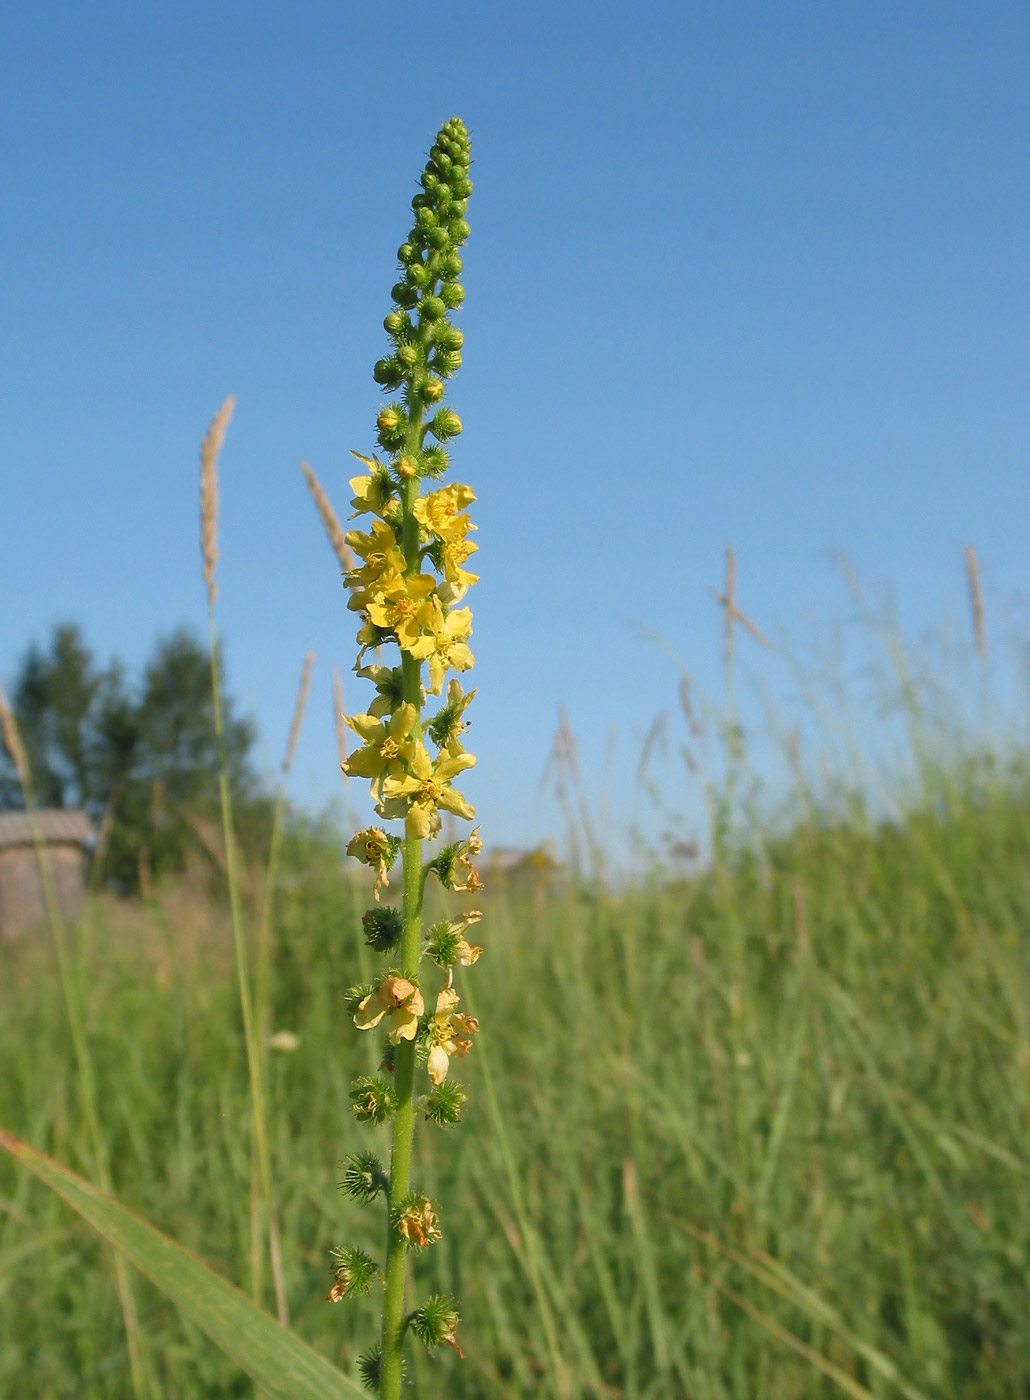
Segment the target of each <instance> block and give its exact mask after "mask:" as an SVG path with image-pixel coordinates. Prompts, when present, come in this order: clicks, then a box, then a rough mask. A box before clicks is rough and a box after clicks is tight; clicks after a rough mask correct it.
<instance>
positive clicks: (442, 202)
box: [329, 117, 482, 1400]
mask: <svg viewBox="0 0 1030 1400" xmlns="http://www.w3.org/2000/svg"><path fill="white" fill-rule="evenodd" d="M420 183H421V186H422V188H421V191H420V193H419V194H417V195H416V196H415V198H414V199H413V200H412V202H411V203H412V209H413V210H414V215H415V218H414V223H413V226H412V229H411V232H410V233H409V235H408V238H407V240H406V241H405V242H404V243H403V244H402V245H401V247H400V249H399V251H398V258H399V260H400V266H401V277H400V280H399V281H398V282H397V283H396V284H395V285H394V287H393V291H392V296H393V301H394V306H393V308H392V309H391V311H390V312H389V314H388V315H387V317H386V320H385V322H384V325H385V328H386V331H387V333H388V334H389V336H390V339H391V341H392V350H391V353H390V354H389V355H388V356H386V357H385V358H384V359H381V360H379V361H378V362H377V363H376V366H375V369H374V375H375V379H376V382H377V383H378V384H381V385H382V386H383V387H384V388H385V389H387V390H388V391H390V392H391V393H393V394H394V395H395V397H393V398H392V399H391V400H390V402H388V403H386V404H384V405H383V406H382V407H381V408H380V410H379V414H378V417H377V419H376V426H377V429H378V441H379V446H380V448H381V449H382V455H380V454H376V455H374V456H372V457H365V456H362V455H361V454H360V453H357V452H356V453H354V456H355V457H357V458H358V459H359V460H360V461H361V462H363V463H364V465H365V467H366V468H367V472H366V473H364V474H362V475H359V476H356V477H354V478H353V479H352V480H351V488H352V490H353V492H354V499H353V501H352V505H353V507H354V516H352V519H353V518H355V517H356V516H369V517H371V519H370V520H369V521H368V522H366V523H367V529H361V530H351V531H350V532H349V533H348V534H347V536H346V542H347V545H348V546H349V547H350V549H351V550H353V552H354V554H355V556H356V558H355V561H354V567H353V568H351V569H349V570H348V571H347V573H346V574H345V580H346V583H347V586H348V588H349V589H350V593H351V596H350V600H349V604H348V606H349V607H350V608H351V609H352V610H353V611H354V612H356V613H357V614H358V615H359V617H360V619H361V625H360V627H359V629H358V634H357V640H358V646H359V651H358V659H357V663H356V665H355V670H356V671H357V674H358V675H359V676H360V677H362V678H363V679H365V680H368V681H371V682H372V683H373V685H374V686H375V691H376V694H375V698H374V699H373V700H372V702H371V703H370V705H369V707H368V710H367V712H366V713H364V714H357V715H352V716H349V717H346V723H347V724H348V725H349V726H350V728H351V729H352V730H353V731H354V732H355V733H356V734H357V735H358V737H359V738H360V740H361V747H360V748H358V749H357V750H356V751H355V752H354V753H353V754H352V755H351V756H350V758H349V759H347V760H346V761H345V763H344V764H343V768H344V771H345V772H346V773H347V774H348V775H350V776H353V777H361V778H367V779H368V780H369V782H370V784H371V792H372V798H373V801H374V803H375V809H376V811H377V813H378V814H379V816H380V817H381V818H382V819H383V821H384V822H386V823H389V822H391V821H398V822H403V834H396V835H395V834H393V833H391V832H389V831H388V830H387V829H386V827H385V826H378V825H376V826H370V827H368V828H366V829H365V830H363V831H359V832H358V833H357V835H356V836H355V837H354V838H353V840H352V841H351V842H350V844H349V845H348V847H347V851H348V854H349V855H352V856H355V857H356V858H357V859H358V860H360V861H362V862H364V863H365V864H366V865H369V866H371V867H372V868H373V869H374V871H375V873H376V880H375V891H374V892H375V899H376V904H375V906H374V907H373V908H371V909H369V911H368V912H367V913H366V914H365V915H364V919H363V924H364V929H365V937H366V941H367V943H368V945H369V947H370V948H372V949H373V950H374V951H375V952H377V953H380V954H382V955H383V957H384V963H383V967H382V970H381V971H380V972H379V973H378V975H377V976H376V977H375V979H374V981H373V982H372V983H371V985H368V986H362V987H355V988H352V989H351V991H350V992H349V993H348V1005H349V1010H350V1013H351V1014H352V1016H353V1018H354V1024H355V1026H356V1027H357V1028H358V1030H360V1031H367V1032H370V1033H373V1034H375V1033H377V1032H378V1033H380V1034H383V1033H385V1037H384V1038H385V1044H384V1055H383V1061H382V1064H381V1066H380V1072H379V1073H378V1074H376V1075H372V1076H364V1077H361V1078H359V1079H358V1080H357V1081H356V1082H355V1083H354V1085H353V1087H352V1089H351V1100H352V1104H353V1109H354V1113H355V1116H356V1117H357V1119H358V1120H359V1121H360V1122H361V1123H364V1124H382V1123H389V1124H390V1125H391V1126H392V1130H393V1146H392V1152H391V1155H390V1164H389V1169H388V1170H387V1168H386V1167H385V1166H384V1164H383V1163H382V1162H381V1161H380V1160H379V1158H377V1157H376V1155H375V1154H374V1153H372V1152H356V1153H352V1154H351V1155H350V1156H349V1157H348V1158H347V1160H346V1163H345V1166H344V1174H343V1180H342V1182H341V1187H342V1189H343V1190H344V1191H345V1192H346V1193H347V1194H348V1195H350V1196H351V1197H353V1198H354V1199H356V1200H358V1201H362V1202H370V1201H373V1200H375V1199H376V1198H377V1197H378V1198H380V1199H382V1200H385V1202H386V1210H387V1231H386V1256H385V1261H384V1262H383V1264H382V1265H380V1264H379V1263H377V1262H376V1261H375V1260H373V1259H372V1257H371V1256H370V1255H369V1254H367V1253H366V1252H365V1251H364V1250H360V1249H354V1248H342V1249H340V1250H338V1251H336V1264H335V1268H334V1282H333V1285H332V1288H331V1290H330V1293H329V1298H330V1299H331V1300H332V1301H334V1302H337V1301H339V1300H341V1299H343V1298H345V1297H347V1296H348V1295H349V1294H353V1293H358V1292H368V1291H369V1289H370V1288H371V1286H372V1285H373V1283H375V1282H377V1281H379V1282H381V1283H382V1287H383V1315H382V1332H381V1336H380V1340H379V1343H378V1345H377V1346H375V1347H373V1348H372V1349H371V1350H369V1351H368V1352H366V1353H365V1354H364V1355H363V1356H362V1358H361V1362H360V1366H361V1372H362V1376H363V1378H364V1380H365V1383H366V1385H367V1386H368V1388H369V1389H370V1390H372V1391H374V1392H376V1393H377V1394H379V1395H380V1396H381V1397H383V1400H396V1397H397V1396H398V1395H399V1394H400V1386H401V1371H402V1349H403V1345H404V1340H405V1336H406V1334H407V1332H408V1331H409V1330H410V1331H412V1332H414V1333H415V1335H416V1336H417V1337H418V1338H419V1339H420V1341H422V1342H423V1343H424V1344H425V1345H427V1346H428V1347H430V1348H434V1347H437V1346H439V1345H440V1344H441V1343H443V1342H448V1343H450V1345H452V1346H453V1347H454V1348H455V1349H456V1350H459V1355H460V1354H461V1353H460V1349H458V1343H457V1340H456V1338H455V1328H456V1327H457V1324H458V1309H457V1304H456V1303H455V1301H454V1299H452V1298H450V1297H448V1296H445V1295H434V1296H432V1297H429V1298H426V1299H425V1300H424V1301H423V1302H422V1303H421V1304H420V1305H419V1306H418V1307H416V1308H415V1309H414V1311H406V1310H405V1299H404V1275H405V1259H406V1255H407V1253H408V1251H409V1250H415V1251H418V1250H422V1249H426V1248H429V1247H430V1246H431V1245H432V1244H433V1243H434V1242H435V1241H436V1240H438V1239H439V1238H440V1235H441V1230H440V1226H439V1223H438V1215H437V1209H436V1206H435V1205H434V1204H433V1202H431V1201H430V1200H429V1198H428V1197H427V1196H426V1195H425V1194H424V1193H423V1192H421V1191H420V1190H418V1188H417V1186H414V1185H413V1181H412V1147H413V1140H414V1130H415V1121H416V1116H417V1114H418V1113H419V1112H421V1113H422V1114H423V1115H424V1116H425V1118H426V1119H427V1120H429V1121H431V1122H432V1123H434V1124H436V1125H439V1126H440V1127H443V1128H446V1127H449V1126H451V1125H453V1124H454V1123H456V1122H457V1121H458V1119H459V1118H460V1116H461V1111H462V1106H463V1103H464V1098H465V1095H464V1091H463V1090H462V1089H461V1087H460V1086H459V1085H458V1084H456V1083H455V1082H454V1080H453V1079H450V1078H448V1072H449V1069H450V1061H451V1060H452V1059H454V1058H456V1057H461V1056H464V1055H465V1054H467V1052H468V1051H469V1049H470V1048H471V1046H472V1037H473V1035H474V1034H475V1032H476V1030H477V1029H478V1023H477V1021H476V1019H475V1018H474V1017H473V1016H470V1015H467V1014H465V1013H463V1012H460V1011H459V1010H458V1006H459V995H458V991H457V989H456V987H455V985H454V983H455V973H456V971H457V970H459V969H463V968H467V967H470V966H471V965H472V964H473V963H474V962H475V961H476V959H477V958H478V957H479V955H480V953H481V952H482V949H481V948H479V947H477V946H475V945H474V944H473V943H471V942H470V941H469V939H468V937H467V936H466V935H467V934H468V932H469V930H470V928H471V927H472V925H473V924H474V923H475V922H476V921H477V920H478V919H479V918H480V914H479V912H478V911H477V910H466V911H465V912H463V913H461V914H458V915H456V916H455V917H453V918H449V919H444V920H442V921H441V922H439V923H437V924H434V925H433V926H432V927H431V928H429V929H423V920H422V905H423V894H424V890H425V885H426V881H427V879H428V878H429V877H430V875H432V876H435V877H436V878H437V879H438V880H439V881H440V883H441V885H443V887H444V888H445V889H448V890H454V891H462V892H474V891H475V890H477V889H478V888H480V882H479V877H478V875H477V873H476V870H475V868H474V866H473V864H472V859H473V858H474V857H475V856H476V855H477V854H478V852H479V850H480V849H481V843H480V841H479V836H478V828H475V829H474V830H472V832H471V834H470V835H468V836H467V837H466V838H465V839H464V840H461V841H455V842H452V843H451V844H449V845H445V846H444V847H443V848H442V849H441V850H440V851H439V852H438V854H436V855H435V856H434V858H433V859H431V860H427V861H425V862H424V861H423V843H424V842H425V841H426V840H427V839H430V840H431V839H433V838H435V837H437V836H438V835H439V834H440V832H441V828H442V817H441V813H442V812H448V813H451V814H453V815H454V816H456V817H460V818H463V819H465V820H467V821H471V820H472V819H473V818H474V816H475V812H474V810H473V808H472V807H471V806H470V805H469V803H468V802H467V801H466V799H465V798H464V797H463V796H462V794H461V793H460V792H459V791H458V790H457V788H455V787H454V786H453V781H454V779H455V778H457V777H458V775H459V774H460V773H462V772H463V771H464V770H465V769H467V768H471V767H472V766H473V764H474V763H475V761H476V760H475V758H474V756H473V755H472V754H470V753H468V752H466V750H465V748H464V746H463V744H462V737H463V734H464V731H465V728H466V721H465V718H464V716H465V710H466V707H467V706H468V704H469V702H470V701H471V699H472V697H473V695H474V694H475V691H465V690H463V689H462V685H461V682H460V681H459V680H457V679H456V678H455V677H451V678H450V679H448V672H464V671H467V670H469V669H470V668H471V666H472V664H473V656H472V652H471V651H470V649H469V636H470V634H471V631H472V614H471V612H470V610H469V608H468V607H467V606H464V605H463V604H462V600H463V598H464V597H465V594H466V592H467V590H468V589H469V587H470V586H471V585H472V584H473V583H475V582H476V575H475V574H473V573H470V572H469V570H468V569H467V568H466V567H465V566H466V564H467V562H468V559H469V556H470V555H471V554H472V553H473V551H474V550H475V549H476V545H475V544H474V543H472V541H471V540H470V539H469V533H470V531H471V530H473V529H474V528H475V527H474V526H473V525H472V523H471V520H470V518H469V515H468V512H467V507H468V506H469V505H470V504H471V503H472V501H474V500H475V496H474V494H473V492H472V491H471V490H470V488H469V487H468V486H463V485H459V484H458V483H451V484H450V485H440V486H437V485H436V484H435V483H437V482H438V481H439V480H440V478H442V477H443V475H444V473H445V472H446V470H447V467H448V465H449V462H448V452H447V443H448V442H449V441H450V440H451V439H452V438H454V437H455V436H456V435H457V434H458V433H460V432H461V420H460V418H459V417H458V415H457V414H456V413H455V412H454V410H453V409H451V408H449V407H445V406H444V405H443V398H444V395H445V392H446V386H447V382H448V380H450V379H451V378H452V376H453V375H454V374H455V372H456V371H457V369H458V367H459V365H460V364H461V347H462V333H461V331H460V330H459V329H458V328H457V327H456V326H455V325H454V324H453V323H452V320H451V314H452V313H453V312H454V311H455V310H457V308H458V307H459V306H460V305H461V303H462V301H463V300H464V296H465V291H464V288H463V287H462V285H461V282H460V281H459V280H458V278H459V277H460V275H461V271H462V260H461V253H460V249H461V246H462V244H463V243H464V242H465V240H466V238H467V237H468V233H469V226H468V224H467V223H466V221H465V213H466V208H467V205H468V197H469V194H470V193H471V190H472V182H471V180H470V179H469V139H468V133H467V132H466V130H465V127H464V125H463V124H462V123H461V121H459V120H458V118H456V117H455V118H452V119H451V120H450V121H449V122H447V123H446V124H445V125H444V126H443V127H441V129H440V131H439V134H438V135H437V137H436V140H435V141H434V143H433V146H432V149H431V151H430V153H429V160H428V163H427V164H426V167H425V169H424V171H423V172H422V176H421V182H420ZM383 647H389V648H392V649H395V650H394V651H393V655H392V657H391V658H390V659H391V660H392V661H393V663H394V664H384V663H383V662H382V661H381V660H380V648H383ZM369 653H372V654H373V656H374V657H375V660H374V661H369V660H368V659H367V658H368V655H369ZM429 697H439V700H438V701H433V700H430V698H429ZM429 711H431V713H429ZM398 855H399V856H400V857H401V861H402V870H403V874H402V878H401V890H402V898H401V903H400V906H399V907H398V906H396V905H392V904H388V903H386V902H385V901H382V902H381V901H380V891H381V890H382V889H384V888H385V887H388V886H389V872H390V871H391V869H392V868H393V866H394V864H395V862H396V860H397V857H398ZM430 1005H432V1009H431V1010H430V1009H429V1008H430Z"/></svg>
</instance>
